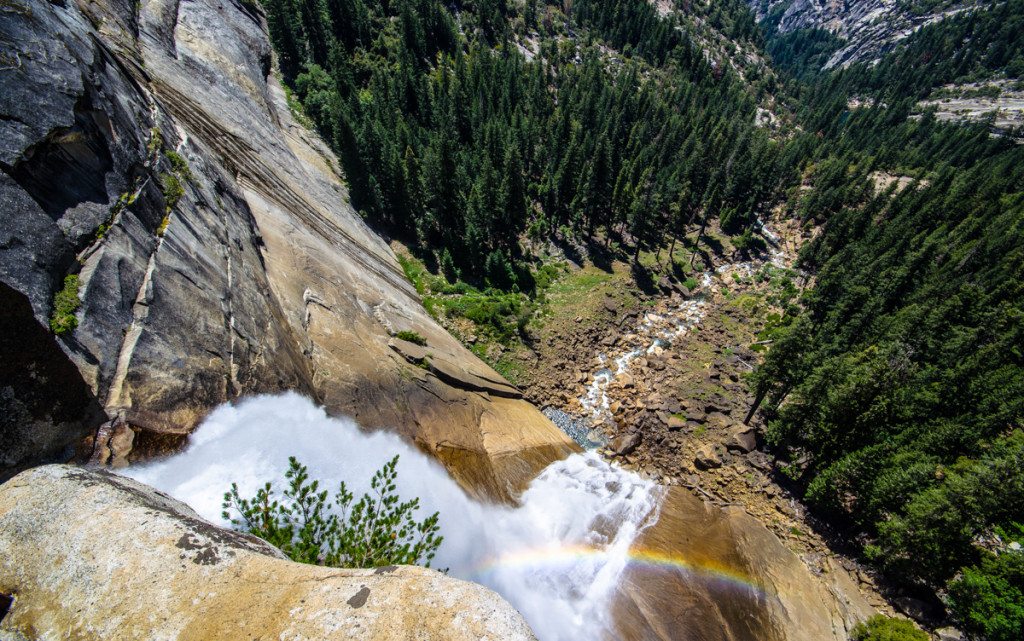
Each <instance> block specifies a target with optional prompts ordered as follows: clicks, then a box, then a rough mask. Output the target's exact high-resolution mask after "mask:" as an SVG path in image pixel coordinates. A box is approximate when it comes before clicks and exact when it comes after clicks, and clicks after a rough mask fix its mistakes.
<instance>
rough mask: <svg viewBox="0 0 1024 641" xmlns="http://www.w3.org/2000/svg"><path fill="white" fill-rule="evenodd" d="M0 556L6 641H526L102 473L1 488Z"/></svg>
mask: <svg viewBox="0 0 1024 641" xmlns="http://www.w3.org/2000/svg"><path fill="white" fill-rule="evenodd" d="M0 551H2V553H0V585H2V586H3V587H4V592H8V591H10V592H13V593H15V594H16V595H17V598H16V599H14V602H13V604H12V606H11V609H10V611H9V612H7V614H6V616H5V617H4V621H3V633H0V636H3V637H4V638H12V639H14V638H18V639H20V638H30V639H37V638H53V639H64V638H69V637H71V638H76V639H82V640H83V641H98V640H100V639H133V638H134V639H147V638H153V637H154V630H157V629H158V630H159V636H160V637H161V638H168V639H179V638H180V639H185V638H197V639H242V638H262V639H267V638H282V637H288V638H295V639H303V638H304V639H325V640H327V639H353V638H373V639H381V640H382V641H383V640H397V639H410V638H432V639H439V640H449V641H457V640H458V641H469V640H474V641H475V640H477V639H484V638H492V639H494V638H499V639H506V638H507V639H520V640H523V641H528V640H531V639H534V637H533V635H532V634H531V632H530V629H529V627H528V626H527V625H526V623H525V621H524V620H523V618H522V616H521V615H520V614H519V613H518V612H516V611H515V609H514V608H512V606H511V605H509V604H508V603H507V602H505V601H504V600H503V599H502V598H501V597H500V596H498V595H497V594H495V593H494V592H491V591H490V590H488V589H486V588H484V587H482V586H479V585H477V584H474V583H469V582H466V581H459V580H457V579H452V578H449V577H447V576H445V575H443V574H441V573H439V572H436V571H434V570H428V569H426V568H421V567H415V566H396V567H393V568H390V569H384V570H383V571H382V569H381V568H377V569H376V570H374V569H365V570H345V569H336V568H324V567H318V566H315V565H306V564H301V563H294V562H292V561H289V560H287V559H285V557H284V555H283V554H281V552H280V551H279V550H277V549H276V548H274V547H273V546H271V545H270V544H268V543H265V542H264V541H261V540H260V539H257V538H256V537H253V536H249V535H245V534H240V533H237V532H233V531H230V530H225V529H222V528H219V527H216V526H214V525H211V524H210V523H207V522H206V521H203V520H202V519H200V518H199V517H198V515H196V513H195V512H193V511H192V510H191V509H190V508H189V507H188V506H186V505H185V504H183V503H180V502H178V501H175V500H173V499H170V498H168V497H167V496H166V495H163V494H160V493H158V492H157V491H156V490H153V489H152V488H149V487H147V486H145V485H143V484H142V483H139V482H137V481H134V480H131V479H126V478H123V477H120V476H117V475H115V474H111V473H108V472H103V471H90V470H85V469H81V468H74V467H68V466H64V465H48V466H44V467H37V468H35V469H32V470H30V471H28V472H23V473H22V474H20V475H19V476H17V477H15V478H14V479H12V480H10V481H8V482H7V483H5V484H4V485H3V486H0ZM126 595H132V596H131V598H127V597H126ZM86 604H87V605H88V607H85V606H86Z"/></svg>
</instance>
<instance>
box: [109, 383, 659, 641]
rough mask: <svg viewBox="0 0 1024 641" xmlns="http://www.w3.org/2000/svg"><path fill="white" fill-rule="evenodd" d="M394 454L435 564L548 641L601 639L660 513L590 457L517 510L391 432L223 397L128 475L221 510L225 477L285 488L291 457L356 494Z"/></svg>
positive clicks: (534, 490)
mask: <svg viewBox="0 0 1024 641" xmlns="http://www.w3.org/2000/svg"><path fill="white" fill-rule="evenodd" d="M395 454H399V455H400V459H399V462H398V481H397V485H398V491H399V493H400V494H401V495H402V497H403V498H404V499H409V498H412V497H415V496H418V497H420V505H421V509H420V511H419V512H418V513H417V514H416V518H417V519H418V520H419V519H422V518H424V517H425V516H427V515H429V514H431V513H433V512H434V511H438V512H440V518H441V530H442V534H443V535H444V537H445V540H444V542H443V543H442V545H441V548H440V550H439V551H438V554H437V557H436V558H435V559H434V562H433V563H432V566H433V567H435V568H449V569H450V575H451V576H454V577H458V578H462V579H467V580H470V581H476V582H478V583H481V584H483V585H486V586H487V587H489V588H491V589H493V590H495V591H496V592H498V593H499V594H501V595H502V596H504V597H505V598H506V599H507V600H508V601H509V602H511V603H512V604H513V605H514V606H515V607H516V608H517V609H518V610H519V611H520V612H521V613H522V614H523V616H524V617H526V620H527V621H528V622H529V624H530V626H531V627H532V628H533V630H534V632H535V633H536V635H537V636H538V638H540V639H542V640H544V641H555V640H563V639H564V640H569V639H573V640H576V639H600V638H602V637H603V636H605V631H606V630H608V629H609V626H610V621H609V618H608V610H609V608H608V605H609V599H610V598H611V596H612V594H613V593H614V590H615V587H616V586H617V584H618V580H619V576H620V574H621V573H622V571H623V570H624V569H625V567H626V564H627V562H628V550H629V547H630V544H631V543H632V542H633V539H634V538H635V536H636V534H637V533H638V532H639V531H640V530H641V529H643V528H644V527H645V526H646V525H649V524H651V523H653V522H654V521H655V520H657V510H658V502H659V496H660V492H659V491H658V489H657V487H656V486H655V485H654V484H653V483H650V482H649V481H644V480H642V479H641V478H640V477H638V476H636V475H635V474H632V473H629V472H626V471H623V470H620V469H618V468H615V467H612V466H610V465H608V464H607V463H605V462H604V461H602V460H601V459H600V458H599V457H597V456H596V455H595V454H592V453H588V454H577V455H573V456H571V457H569V458H567V459H565V460H563V461H558V462H555V463H553V464H551V465H550V466H549V467H548V468H547V469H545V470H544V471H543V472H542V473H541V474H540V476H538V477H537V478H536V479H535V480H534V481H533V483H532V484H531V485H530V487H529V489H528V490H527V491H526V492H525V493H524V494H523V496H522V497H521V503H522V505H521V507H519V508H514V509H513V508H507V507H502V506H495V505H483V504H480V503H477V502H475V501H473V500H471V499H469V498H467V497H466V495H465V494H464V493H463V492H462V490H461V489H460V488H459V487H458V486H457V485H456V484H455V483H454V482H453V481H452V480H451V479H450V478H449V477H448V475H447V473H446V472H445V471H444V469H443V468H441V466H440V465H438V464H437V463H435V462H434V461H433V460H431V459H429V458H427V457H426V456H424V455H423V454H421V453H420V452H419V451H417V450H416V449H415V448H413V447H411V446H409V445H408V444H407V443H406V442H405V441H403V440H402V439H401V438H400V437H398V436H397V435H394V434H389V433H384V432H376V433H372V434H367V433H364V432H362V431H360V430H359V428H358V427H357V426H356V425H355V423H353V422H352V421H351V420H348V419H337V418H329V417H328V416H327V415H326V414H325V413H324V411H323V410H322V409H321V408H318V407H316V406H315V405H314V404H313V403H312V402H310V401H309V400H307V399H305V398H303V397H301V396H299V395H297V394H293V393H288V394H284V395H281V396H259V397H254V398H251V399H248V400H245V401H243V402H241V403H239V404H238V405H236V406H231V405H225V406H222V407H220V408H218V409H217V410H215V411H214V412H213V413H211V414H210V416H209V417H208V418H207V419H206V420H205V421H204V422H203V424H202V425H201V426H200V427H199V428H198V429H197V430H196V432H195V433H193V434H192V436H191V437H190V439H189V445H188V447H187V448H186V449H185V450H184V451H183V452H181V453H180V454H177V455H174V456H172V457H170V458H168V459H164V460H163V461H159V462H156V463H152V464H149V465H145V466H139V467H133V468H131V469H129V470H128V472H127V473H128V475H129V476H132V477H134V478H136V479H138V480H140V481H142V482H144V483H147V484H149V485H152V486H153V487H156V488H157V489H160V490H162V491H164V492H166V493H168V494H170V495H171V496H174V497H175V498H177V499H179V500H182V501H184V502H185V503H187V504H189V505H190V506H191V507H192V508H193V509H195V510H196V511H197V512H199V513H200V514H201V515H202V516H203V517H204V518H206V519H209V520H210V521H213V522H214V523H218V524H221V525H226V523H225V522H224V520H223V519H222V518H221V502H222V497H223V495H224V492H225V491H227V490H228V489H229V487H230V486H231V483H232V482H235V483H237V484H238V487H239V491H240V494H241V495H242V496H243V497H250V496H253V495H255V493H256V489H257V488H258V487H262V486H263V484H264V483H265V482H266V481H268V480H269V481H273V483H274V487H275V489H276V491H277V495H278V496H280V492H281V491H282V490H283V489H284V488H285V487H286V486H285V481H284V473H285V471H286V470H287V468H288V457H289V456H295V457H297V458H298V460H299V461H300V462H302V463H304V464H305V465H306V466H307V467H308V468H309V471H310V477H311V478H314V479H320V481H321V489H327V490H329V491H330V492H331V493H332V494H333V492H334V491H335V490H336V489H337V487H338V483H339V482H340V481H341V480H344V481H345V482H346V484H347V485H348V488H349V490H350V491H353V492H355V494H356V496H357V497H358V496H361V495H362V493H363V492H365V491H367V490H368V489H369V481H370V478H371V476H372V475H373V473H374V471H376V470H377V469H379V468H380V467H381V466H382V465H383V464H384V463H385V462H387V461H388V460H390V459H391V458H392V457H393V456H394V455H395Z"/></svg>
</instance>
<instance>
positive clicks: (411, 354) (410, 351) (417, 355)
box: [388, 338, 430, 363]
mask: <svg viewBox="0 0 1024 641" xmlns="http://www.w3.org/2000/svg"><path fill="white" fill-rule="evenodd" d="M388 347H390V348H391V349H393V350H395V351H396V352H398V353H399V354H401V355H402V356H403V357H404V358H405V360H407V361H409V362H410V363H421V362H423V360H424V359H425V358H427V356H428V355H429V354H430V352H429V351H428V350H427V348H426V347H425V346H423V345H417V344H416V343H412V342H410V341H404V340H402V339H400V338H392V339H391V340H389V341H388Z"/></svg>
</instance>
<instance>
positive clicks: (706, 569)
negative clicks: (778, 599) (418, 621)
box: [472, 545, 765, 599]
mask: <svg viewBox="0 0 1024 641" xmlns="http://www.w3.org/2000/svg"><path fill="white" fill-rule="evenodd" d="M601 560H605V561H612V560H613V554H611V553H609V552H608V551H607V550H605V549H601V548H595V547H591V546H585V545H573V546H559V547H551V548H533V549H525V550H518V551H515V552H509V553H507V554H503V555H501V556H500V557H492V558H489V559H486V560H485V561H484V562H482V563H480V564H478V565H477V566H475V567H474V568H472V574H473V575H475V576H480V577H484V576H486V575H488V574H490V573H493V572H496V571H498V570H500V569H504V568H517V569H538V568H551V569H561V568H568V567H570V566H572V565H574V564H577V563H580V562H586V561H601ZM626 564H627V567H634V568H635V567H644V568H650V569H655V570H671V571H675V572H680V573H682V574H686V575H688V576H691V577H694V578H698V579H702V580H711V581H714V582H716V583H719V584H720V585H721V586H722V587H732V588H740V589H742V590H746V591H750V592H752V593H753V594H752V596H754V597H755V598H758V599H760V598H763V597H764V596H765V592H764V589H763V588H762V587H761V585H760V584H759V583H757V582H756V581H754V580H753V579H752V578H750V577H748V576H747V575H745V574H741V573H739V572H737V571H735V570H734V569H732V568H729V567H727V566H725V565H724V564H721V563H715V562H702V563H698V562H695V561H692V560H690V559H687V558H686V557H684V556H682V555H670V554H665V553H663V552H658V551H656V550H645V549H630V550H629V552H628V554H627V555H626Z"/></svg>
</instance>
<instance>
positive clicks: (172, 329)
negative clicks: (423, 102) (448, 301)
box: [0, 0, 576, 500]
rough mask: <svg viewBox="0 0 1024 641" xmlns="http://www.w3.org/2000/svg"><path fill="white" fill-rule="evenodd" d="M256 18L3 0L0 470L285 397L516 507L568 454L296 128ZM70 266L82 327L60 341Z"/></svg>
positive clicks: (154, 5) (141, 450) (228, 12)
mask: <svg viewBox="0 0 1024 641" xmlns="http://www.w3.org/2000/svg"><path fill="white" fill-rule="evenodd" d="M253 7H254V5H252V4H248V3H244V2H225V3H216V2H208V1H206V0H199V1H196V2H186V1H181V2H179V1H177V0H146V1H144V2H142V3H141V4H138V5H137V4H135V3H132V2H129V1H128V0H103V1H101V2H86V1H85V0H83V1H82V2H80V3H77V4H76V3H75V2H72V1H65V2H54V3H48V2H43V1H41V0H3V5H2V9H3V15H4V19H3V22H2V24H0V32H2V36H3V38H2V45H0V46H2V48H3V49H2V51H0V58H2V60H3V63H2V65H0V87H2V89H3V90H2V91H0V169H3V171H2V173H0V203H2V207H3V217H2V220H0V281H2V291H0V295H2V296H3V298H4V300H5V301H7V300H9V301H11V304H10V305H7V304H5V306H4V314H5V316H4V318H5V322H9V323H10V324H11V326H12V327H15V326H17V327H23V328H25V330H24V331H23V332H20V333H19V335H18V337H17V338H16V339H14V340H13V342H12V341H11V340H9V337H8V338H5V342H4V343H3V348H4V350H5V351H4V353H3V358H4V360H5V361H9V362H12V363H15V362H17V363H18V367H17V368H4V369H5V370H7V371H6V372H5V374H4V377H5V378H4V379H3V380H2V381H0V383H2V384H3V395H2V396H0V403H2V406H0V410H2V413H3V415H4V423H3V432H2V437H0V438H2V440H3V442H4V443H5V448H4V452H5V455H4V460H3V461H2V471H3V477H4V478H5V477H9V476H10V475H11V474H13V473H15V472H16V471H18V470H19V469H24V468H25V467H26V466H28V465H31V464H33V463H36V462H39V461H40V460H47V458H51V459H52V458H62V457H64V458H66V455H67V454H68V452H67V450H65V449H63V448H65V447H66V446H69V445H71V444H73V443H75V442H76V441H77V440H78V439H79V438H81V437H82V436H84V435H86V434H88V433H91V432H92V431H93V430H95V429H96V428H97V427H98V426H100V424H101V423H103V426H102V428H100V429H99V432H98V434H97V436H96V438H95V444H94V447H93V451H92V452H91V453H88V452H87V453H86V454H90V455H91V459H92V460H93V462H96V463H108V464H110V463H113V464H115V465H120V464H125V463H126V462H128V461H130V460H134V459H136V458H140V457H145V456H147V455H150V454H153V453H158V452H162V451H166V450H168V449H173V448H174V447H176V446H178V445H179V444H180V443H181V442H182V441H183V439H184V435H185V434H187V433H188V432H189V431H190V430H191V429H193V428H194V427H195V426H196V425H197V424H198V422H199V421H200V420H201V419H202V418H203V416H204V415H205V414H206V413H207V411H208V410H209V409H210V408H212V407H214V406H216V405H217V404H220V403H222V402H224V401H227V400H231V399H233V398H236V397H239V396H241V395H244V394H252V393H260V392H274V391H279V390H287V389H290V390H296V391H299V392H301V393H303V394H305V395H307V396H310V397H312V398H314V399H317V400H318V401H319V402H320V403H322V404H323V405H325V407H326V408H327V409H328V411H329V412H332V413H344V414H348V415H350V416H352V417H354V418H355V419H356V420H357V421H359V423H360V424H361V425H363V426H364V427H367V428H374V429H376V428H388V429H395V430H398V431H401V432H403V433H405V434H406V435H407V436H408V437H409V438H411V439H412V440H414V441H416V443H417V444H419V446H420V447H421V448H423V449H425V450H427V451H428V452H431V453H433V454H434V455H435V456H437V457H438V458H439V459H440V460H442V461H443V462H445V464H446V465H448V467H449V469H450V471H451V472H452V474H453V475H454V476H455V477H456V478H457V479H458V480H459V481H460V482H461V483H462V484H463V486H464V487H466V488H467V489H468V490H469V491H471V492H472V493H475V494H477V495H478V496H481V497H488V498H491V499H496V500H509V497H510V495H511V493H512V492H514V491H515V490H517V489H518V488H519V487H520V486H521V484H522V483H524V482H526V481H527V480H529V478H532V476H533V475H534V474H535V473H536V471H538V470H539V469H541V468H543V467H544V466H545V465H546V464H547V463H549V462H550V461H552V460H555V459H557V458H560V457H561V456H564V455H565V454H566V453H568V452H570V451H574V450H575V449H576V448H575V446H574V445H573V443H572V442H571V441H570V440H569V439H568V438H567V437H565V436H564V435H563V434H562V433H561V432H560V431H559V430H558V429H557V428H555V427H554V426H553V425H552V424H551V423H550V422H549V421H548V420H547V419H546V418H544V417H543V416H542V415H541V414H540V413H539V412H538V411H537V410H536V409H534V408H533V407H532V406H531V405H529V404H527V403H526V402H524V401H522V400H519V398H520V396H521V395H520V394H519V392H518V390H516V389H515V388H513V387H512V386H511V385H509V384H508V383H507V382H506V381H504V380H503V379H502V378H501V377H500V376H499V375H498V374H497V373H495V372H494V371H493V370H491V369H490V368H489V367H487V366H486V365H485V364H484V363H482V362H481V361H479V360H478V359H477V358H476V357H475V356H473V355H472V354H470V353H469V352H468V351H467V350H465V349H464V348H463V347H462V346H461V345H460V344H459V343H458V342H457V341H455V340H454V339H453V338H451V337H450V336H449V335H448V334H447V333H446V332H445V331H444V330H443V329H441V328H440V327H439V326H437V325H436V324H435V323H434V322H433V320H432V319H431V318H430V316H429V315H428V314H427V313H426V311H425V310H424V309H423V307H422V305H421V303H420V301H419V298H418V297H417V295H416V292H415V290H414V289H413V287H412V285H411V284H410V283H409V282H408V280H407V279H406V278H405V277H404V275H403V273H402V270H401V268H400V266H399V265H398V263H397V261H396V260H395V257H394V255H393V254H392V253H391V251H390V249H389V248H388V246H387V244H386V243H385V242H384V241H383V240H382V239H381V238H380V237H379V236H377V235H376V234H374V233H373V232H372V231H371V230H370V229H369V228H368V227H367V226H366V225H365V224H364V223H363V222H362V220H361V219H360V217H359V216H358V214H357V213H356V212H355V211H353V210H352V208H351V206H350V205H349V202H348V199H347V194H346V192H345V188H344V186H343V184H342V182H341V180H340V177H339V176H338V175H337V173H336V170H335V167H337V166H338V163H337V161H336V160H335V159H334V157H333V155H332V154H331V153H330V151H329V150H328V149H327V148H326V147H325V146H324V145H323V143H322V142H320V141H319V139H317V138H316V137H315V136H313V135H311V134H310V133H309V132H308V131H307V130H305V129H304V128H303V127H301V126H299V125H298V124H296V123H295V121H294V120H293V118H292V116H291V115H290V113H289V110H288V107H287V103H286V99H285V95H284V91H283V89H282V88H281V86H280V84H279V83H278V82H277V81H276V80H275V78H274V77H273V75H272V74H271V55H272V53H271V50H270V47H269V44H268V42H267V38H266V35H265V28H264V23H263V17H262V14H261V13H260V12H259V11H258V10H256V9H254V8H253ZM182 161H184V162H182ZM72 273H77V274H78V276H79V282H80V289H79V295H80V297H81V300H82V306H81V309H80V310H79V311H78V312H77V319H78V327H77V329H75V330H74V331H72V332H70V333H67V334H63V335H62V336H60V337H57V338H56V339H54V338H53V337H52V335H48V332H46V331H39V330H40V329H41V328H42V327H45V326H46V324H47V322H48V318H49V316H50V314H51V308H52V301H53V298H54V294H55V292H56V291H58V290H59V289H60V288H61V287H62V285H63V279H64V277H65V276H66V275H68V274H72ZM401 330H411V331H415V332H417V333H419V334H420V335H422V336H423V337H424V338H426V339H427V344H426V348H425V350H426V354H427V355H428V356H426V361H425V362H426V364H427V367H426V368H424V367H421V366H417V363H416V359H415V358H413V357H411V356H410V354H409V352H410V351H412V348H414V347H417V346H411V347H410V346H409V345H408V344H403V343H401V342H396V341H392V339H391V335H392V334H394V333H397V332H398V331H401ZM26 345H31V346H33V347H31V349H25V346H26ZM419 364H420V365H422V364H424V361H423V360H422V359H421V360H420V361H419ZM11 369H14V370H15V371H16V372H20V373H21V374H20V375H19V376H20V377H17V376H15V375H14V374H13V373H12V372H11ZM57 370H59V371H60V375H59V376H57V375H56V374H55V372H56V371H57ZM74 370H77V372H78V373H79V376H78V377H75V376H74ZM76 378H77V380H75V379H76ZM61 381H62V382H61ZM83 383H84V384H83ZM58 406H60V407H58ZM63 406H67V407H73V408H74V410H75V411H74V412H69V411H65V410H62V409H61V407H63ZM99 408H102V410H103V411H99ZM62 412H63V413H62ZM104 414H105V416H104ZM58 415H59V416H58ZM67 416H71V418H67ZM300 428H301V426H282V438H287V432H288V430H289V429H300ZM79 449H80V450H81V449H82V448H79ZM81 454H82V452H81V451H80V452H79V455H81ZM513 454H514V455H515V456H513Z"/></svg>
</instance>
